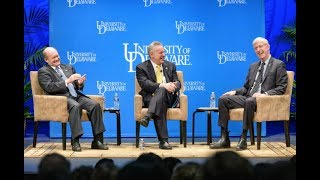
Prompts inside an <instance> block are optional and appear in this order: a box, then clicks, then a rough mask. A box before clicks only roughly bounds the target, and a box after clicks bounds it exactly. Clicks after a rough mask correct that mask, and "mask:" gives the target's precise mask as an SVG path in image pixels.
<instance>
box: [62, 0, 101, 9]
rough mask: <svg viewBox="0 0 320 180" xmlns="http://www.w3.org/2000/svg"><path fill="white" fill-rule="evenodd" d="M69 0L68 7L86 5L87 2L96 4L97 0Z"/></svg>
mask: <svg viewBox="0 0 320 180" xmlns="http://www.w3.org/2000/svg"><path fill="white" fill-rule="evenodd" d="M67 2H68V7H70V8H72V7H75V6H76V5H78V4H79V5H85V4H89V5H92V4H96V0H67Z"/></svg>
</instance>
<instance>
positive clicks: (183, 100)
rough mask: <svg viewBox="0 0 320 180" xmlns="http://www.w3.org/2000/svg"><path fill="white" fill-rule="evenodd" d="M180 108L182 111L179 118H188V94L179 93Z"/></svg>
mask: <svg viewBox="0 0 320 180" xmlns="http://www.w3.org/2000/svg"><path fill="white" fill-rule="evenodd" d="M179 97H180V110H181V112H182V115H183V116H182V117H181V120H187V119H188V96H187V95H185V94H183V93H180V96H179Z"/></svg>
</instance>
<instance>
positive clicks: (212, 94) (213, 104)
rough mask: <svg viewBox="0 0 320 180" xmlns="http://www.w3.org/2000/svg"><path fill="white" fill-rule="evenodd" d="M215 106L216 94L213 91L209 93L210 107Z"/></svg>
mask: <svg viewBox="0 0 320 180" xmlns="http://www.w3.org/2000/svg"><path fill="white" fill-rule="evenodd" d="M215 107H216V95H215V94H214V92H212V93H211V96H210V108H215Z"/></svg>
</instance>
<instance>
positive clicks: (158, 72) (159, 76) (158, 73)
mask: <svg viewBox="0 0 320 180" xmlns="http://www.w3.org/2000/svg"><path fill="white" fill-rule="evenodd" d="M156 77H157V83H162V70H161V66H159V65H157V66H156Z"/></svg>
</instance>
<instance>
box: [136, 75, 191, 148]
mask: <svg viewBox="0 0 320 180" xmlns="http://www.w3.org/2000/svg"><path fill="white" fill-rule="evenodd" d="M177 75H178V78H179V80H180V82H181V89H180V106H179V108H168V111H167V119H168V120H179V121H180V144H182V142H183V145H184V147H187V125H186V121H187V119H188V96H187V95H185V94H184V85H183V83H184V81H183V72H182V71H177ZM134 84H135V95H134V118H135V120H136V147H137V148H138V145H139V137H140V123H139V122H138V120H139V119H141V118H143V117H144V116H145V115H146V114H147V111H148V108H142V96H141V95H140V94H139V92H140V90H141V87H140V85H139V83H138V81H137V78H135V83H134Z"/></svg>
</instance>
